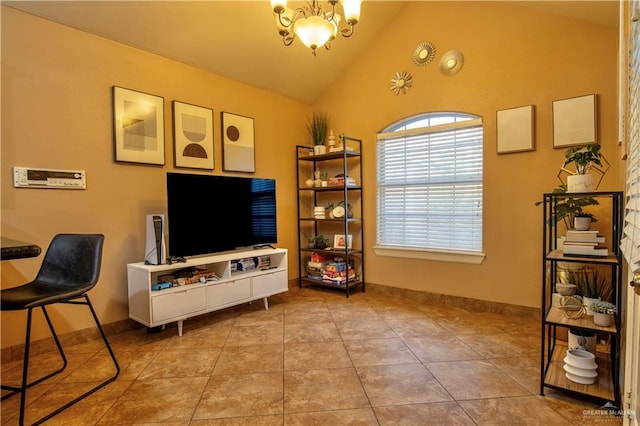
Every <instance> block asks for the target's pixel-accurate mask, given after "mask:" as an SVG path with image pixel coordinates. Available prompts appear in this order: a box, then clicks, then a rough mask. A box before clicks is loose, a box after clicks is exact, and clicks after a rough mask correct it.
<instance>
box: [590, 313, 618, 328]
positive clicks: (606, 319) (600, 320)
mask: <svg viewBox="0 0 640 426" xmlns="http://www.w3.org/2000/svg"><path fill="white" fill-rule="evenodd" d="M612 321H613V315H611V314H602V313H600V312H594V313H593V323H594V324H595V325H599V326H600V327H609V326H610V325H611V322H612Z"/></svg>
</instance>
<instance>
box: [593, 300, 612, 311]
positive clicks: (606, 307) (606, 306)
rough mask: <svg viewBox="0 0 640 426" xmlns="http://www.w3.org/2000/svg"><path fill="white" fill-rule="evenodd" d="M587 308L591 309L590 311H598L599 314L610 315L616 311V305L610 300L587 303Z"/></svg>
mask: <svg viewBox="0 0 640 426" xmlns="http://www.w3.org/2000/svg"><path fill="white" fill-rule="evenodd" d="M589 310H591V311H592V312H598V313H599V314H607V315H612V314H615V313H616V305H614V304H613V303H611V302H606V301H604V300H601V301H599V302H596V303H592V304H591V305H589Z"/></svg>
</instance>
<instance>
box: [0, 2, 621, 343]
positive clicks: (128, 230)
mask: <svg viewBox="0 0 640 426" xmlns="http://www.w3.org/2000/svg"><path fill="white" fill-rule="evenodd" d="M365 13H366V4H365V5H364V7H363V24H364V20H365V16H366V15H365ZM354 37H357V31H356V34H355V35H354ZM421 41H431V42H433V43H434V44H435V45H436V47H437V50H438V54H437V55H436V60H435V62H437V60H438V59H439V58H440V55H441V54H442V53H443V52H445V51H447V50H450V49H457V50H460V51H461V52H462V53H463V54H464V56H465V66H464V68H463V69H462V71H461V72H460V73H459V74H458V75H456V76H453V77H446V76H443V75H441V74H440V73H439V72H438V69H437V64H436V63H435V62H434V63H432V64H430V65H428V66H426V67H422V68H418V67H416V66H414V65H413V64H412V62H411V53H412V52H413V49H414V48H415V46H416V45H417V44H418V43H419V42H421ZM348 42H349V41H348V40H337V41H336V43H348ZM616 49H617V30H616V29H614V28H605V27H601V26H597V25H593V24H587V23H584V22H580V21H574V20H571V19H567V18H561V17H556V16H549V15H542V14H539V13H538V12H535V11H532V10H529V9H525V8H520V7H516V6H509V5H502V4H497V3H484V2H482V3H480V2H473V3H472V4H470V3H462V2H436V3H426V2H408V4H407V6H405V7H404V9H403V10H402V11H401V12H400V13H399V14H398V16H397V17H396V18H395V20H394V21H393V22H392V24H391V25H389V26H388V28H387V29H386V30H385V31H384V32H383V33H382V34H381V35H380V37H379V38H378V39H377V40H375V42H374V43H373V44H372V45H371V46H370V48H369V49H367V50H366V51H364V52H363V53H362V54H361V55H360V56H358V57H357V58H355V59H354V61H353V63H352V65H351V66H350V67H349V68H348V69H346V70H345V71H344V73H343V74H342V75H341V76H340V78H339V79H338V80H337V81H336V82H335V84H334V85H333V86H332V87H331V88H330V90H328V91H327V93H325V94H324V95H323V97H322V98H321V99H320V101H319V102H318V103H317V105H314V107H316V108H317V109H321V110H325V111H328V112H330V114H331V116H332V119H333V123H332V128H333V129H334V130H335V132H336V134H339V133H346V134H348V135H350V136H354V137H357V138H362V139H363V140H364V145H365V147H364V174H365V178H364V182H363V185H364V187H365V204H366V206H365V208H366V211H365V218H366V240H367V242H368V244H367V247H366V254H367V269H366V274H367V281H368V282H372V283H378V284H384V285H389V286H398V287H404V288H409V289H419V290H424V291H430V292H436V293H444V294H452V295H460V296H466V297H472V298H477V299H483V300H491V301H498V302H507V303H513V304H518V305H524V306H539V299H540V296H539V289H540V268H541V264H540V251H541V247H540V228H541V226H540V222H541V214H542V212H541V209H540V208H537V207H535V206H534V202H535V201H536V200H538V199H540V198H541V194H542V193H543V192H546V191H550V190H551V189H552V188H553V187H555V186H556V184H557V181H556V178H555V175H556V172H557V168H558V166H559V164H560V163H561V161H562V155H563V150H554V149H553V148H552V147H551V144H552V141H551V102H552V101H553V100H555V99H562V98H567V97H572V96H578V95H583V94H588V93H597V94H598V96H599V100H600V107H599V115H600V119H599V124H600V127H599V136H600V141H602V143H603V145H604V147H603V149H604V152H605V155H606V156H607V158H609V159H610V160H611V162H612V163H613V170H612V172H610V173H609V174H608V175H607V178H606V179H605V182H604V183H603V186H602V188H601V189H618V188H616V180H615V176H616V175H617V170H616V168H617V167H619V166H618V164H617V162H616V161H614V160H616V159H617V158H618V155H617V149H616V145H615V141H616V129H617V124H616V123H617V121H616V108H617V102H616ZM319 54H323V55H324V54H327V55H330V54H331V52H330V51H329V52H320V53H319ZM402 70H407V71H409V72H411V73H412V74H413V77H414V87H413V88H412V89H411V90H410V92H409V93H408V94H407V95H404V96H395V95H394V94H393V93H392V92H391V91H390V90H389V81H390V79H391V78H392V76H393V74H394V73H395V72H397V71H402ZM113 85H117V86H121V87H126V88H130V89H134V90H138V91H142V92H147V93H152V94H156V95H159V96H163V97H164V100H165V138H166V141H167V145H166V158H167V165H166V166H165V167H158V166H144V165H131V164H119V163H115V162H114V161H113V153H112V150H113V142H112V130H111V127H112V119H111V87H112V86H113ZM172 100H179V101H183V102H187V103H192V104H196V105H201V106H205V107H209V108H213V109H214V110H215V113H214V127H215V148H216V152H215V156H216V162H215V167H216V170H215V171H214V172H213V173H214V174H221V173H222V170H221V169H222V163H221V149H220V133H219V129H220V119H219V118H220V115H219V113H220V111H229V112H234V113H237V114H241V115H246V116H250V117H254V118H255V126H256V157H257V162H256V167H257V169H256V170H257V171H256V173H255V175H256V176H260V177H273V178H276V179H277V181H278V207H279V209H278V229H279V245H280V246H281V247H285V248H288V249H289V250H290V256H289V265H290V273H289V275H290V277H291V278H293V277H296V276H297V271H298V268H297V255H296V253H295V250H296V248H297V238H296V219H295V215H296V196H295V193H296V191H295V173H296V172H295V161H294V158H293V152H294V146H295V145H296V144H297V143H300V142H301V141H305V140H306V139H307V137H306V131H305V120H306V117H307V116H308V115H309V112H310V109H311V108H310V107H309V106H307V105H304V104H302V103H299V102H296V101H293V100H290V99H287V98H284V97H282V96H278V95H276V94H273V93H270V92H267V91H263V90H259V89H256V88H253V87H249V86H247V85H243V84H240V83H238V82H235V81H233V80H230V79H226V78H222V77H220V76H217V75H213V74H210V73H206V72H204V71H201V70H198V69H195V68H192V67H189V66H186V65H184V64H181V63H177V62H174V61H170V60H168V59H164V58H161V57H159V56H156V55H152V54H149V53H145V52H142V51H140V50H137V49H133V48H130V47H127V46H124V45H121V44H118V43H114V42H111V41H108V40H105V39H102V38H100V37H96V36H92V35H89V34H86V33H82V32H79V31H76V30H73V29H70V28H67V27H64V26H61V25H58V24H54V23H51V22H49V21H46V20H42V19H40V18H36V17H33V16H30V15H27V14H24V13H22V12H19V11H16V10H14V9H11V8H8V7H6V6H2V141H1V143H2V147H1V149H2V151H1V154H2V159H1V161H2V163H1V165H2V171H1V173H2V179H1V180H2V187H1V189H2V199H1V201H2V235H4V236H7V237H10V238H14V239H20V240H25V241H31V242H34V243H37V244H39V245H41V246H42V247H44V248H46V247H47V245H48V243H49V241H50V239H51V237H52V236H53V235H54V234H56V233H59V232H102V233H104V234H105V235H106V242H105V251H104V256H103V267H102V276H101V279H100V283H99V285H98V286H97V287H96V288H95V289H94V290H92V292H91V294H92V298H93V300H94V302H95V304H96V308H97V311H98V315H99V316H100V318H101V320H102V321H103V322H104V323H110V322H114V321H118V320H122V319H125V318H127V315H128V314H127V290H126V289H127V284H126V266H125V265H126V264H127V263H130V262H137V261H140V260H141V258H142V256H143V251H144V241H143V239H144V217H145V215H146V214H150V213H158V212H159V213H166V207H165V204H166V199H165V198H166V196H165V188H164V175H165V173H166V172H167V171H170V170H173V169H174V167H173V154H172V149H171V143H172V140H173V138H172V134H171V130H172V126H171V110H170V102H171V101H172ZM528 104H534V105H536V121H537V123H536V145H537V146H536V150H535V151H534V152H530V153H521V154H510V155H500V156H498V155H497V154H496V153H495V112H496V110H499V109H505V108H511V107H515V106H521V105H528ZM438 110H454V111H464V112H470V113H474V114H478V115H481V116H483V117H484V123H485V156H484V158H485V205H484V220H485V228H484V232H485V252H486V254H487V258H486V260H485V262H484V263H483V264H482V265H479V266H470V265H460V264H452V263H436V262H428V261H417V260H398V259H391V258H383V257H376V256H375V254H374V253H373V251H372V249H371V247H370V245H371V244H373V243H374V242H375V196H376V194H375V182H376V177H375V135H376V133H377V132H378V131H379V130H381V129H382V128H384V127H385V126H387V125H388V124H390V123H392V122H394V121H396V120H398V119H401V118H403V117H406V116H410V115H413V114H417V113H421V112H428V111H438ZM283 116H286V117H288V120H287V125H286V126H282V125H280V124H281V123H282V120H281V117H283ZM13 166H30V167H45V168H59V169H82V170H86V172H87V189H86V190H84V191H60V190H38V189H15V188H13V187H12V174H11V173H12V171H11V167H13ZM180 171H185V172H189V171H190V170H189V169H180ZM196 172H198V171H196ZM40 262H41V257H39V258H35V259H23V260H17V261H10V262H6V261H5V262H2V264H1V265H0V267H2V277H1V278H2V286H3V287H9V286H13V285H17V284H19V283H22V282H24V281H26V280H28V279H31V278H32V277H33V276H34V275H35V273H36V272H37V269H38V267H39V265H40ZM75 309H76V308H72V307H63V308H61V309H58V310H57V312H58V314H57V316H60V317H61V318H60V320H62V321H63V322H66V326H63V327H60V330H59V331H60V332H65V331H69V330H78V329H83V328H86V327H89V326H90V323H89V322H88V321H87V319H86V315H84V312H82V315H78V316H76V315H74V313H75V312H76V310H75ZM58 323H59V322H58ZM23 324H24V314H23V313H6V312H5V313H3V316H2V347H3V348H4V347H8V346H12V345H16V344H18V343H21V342H22V339H23ZM43 336H46V334H45V333H42V332H41V331H38V332H37V333H36V335H35V336H34V337H35V338H36V339H37V338H40V337H43Z"/></svg>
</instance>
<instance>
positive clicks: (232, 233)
mask: <svg viewBox="0 0 640 426" xmlns="http://www.w3.org/2000/svg"><path fill="white" fill-rule="evenodd" d="M167 210H168V215H167V216H168V217H167V222H168V239H169V244H168V245H169V255H170V256H182V257H185V256H197V255H205V254H209V253H218V252H221V251H229V250H234V249H238V248H246V247H254V246H259V245H267V244H274V243H276V242H277V241H278V235H277V227H276V181H275V180H274V179H263V178H246V177H232V176H213V175H197V174H188V173H167Z"/></svg>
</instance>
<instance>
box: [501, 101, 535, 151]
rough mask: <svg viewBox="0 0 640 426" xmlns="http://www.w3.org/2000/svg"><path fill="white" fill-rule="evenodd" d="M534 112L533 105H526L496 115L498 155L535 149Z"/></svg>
mask: <svg viewBox="0 0 640 426" xmlns="http://www.w3.org/2000/svg"><path fill="white" fill-rule="evenodd" d="M534 112H535V108H534V106H533V105H526V106H521V107H518V108H510V109H504V110H501V111H498V112H497V113H496V124H497V130H496V140H497V149H498V154H508V153H513V152H524V151H533V150H534V149H535V139H534V128H535V127H534Z"/></svg>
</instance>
